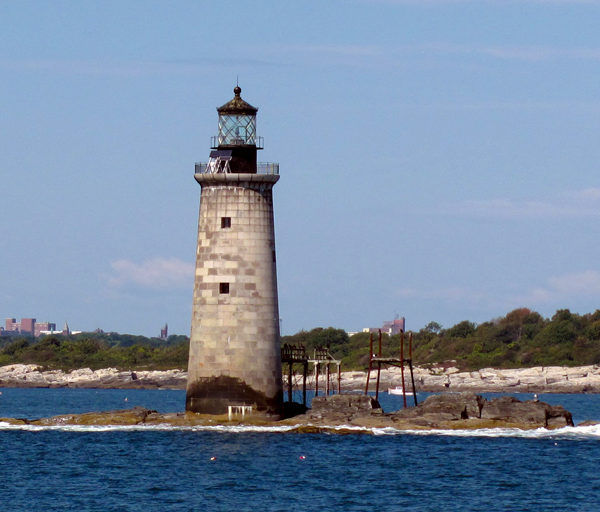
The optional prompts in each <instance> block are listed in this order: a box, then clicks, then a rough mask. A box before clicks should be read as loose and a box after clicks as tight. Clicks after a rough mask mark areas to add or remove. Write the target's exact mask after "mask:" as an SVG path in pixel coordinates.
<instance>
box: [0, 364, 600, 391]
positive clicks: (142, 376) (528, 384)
mask: <svg viewBox="0 0 600 512" xmlns="http://www.w3.org/2000/svg"><path fill="white" fill-rule="evenodd" d="M374 376H375V372H373V374H372V377H373V378H372V379H371V389H374V385H375V384H374V383H375V378H374ZM414 378H415V386H416V388H417V391H432V392H439V391H471V392H474V393H484V392H489V393H494V392H495V393H517V392H521V393H600V366H598V365H590V366H579V367H573V368H569V367H563V366H537V367H533V368H519V369H495V368H483V369H481V370H477V371H472V372H461V371H460V370H459V369H458V368H456V367H455V366H453V365H451V364H450V365H448V364H446V365H434V366H430V367H415V368H414ZM409 379H410V375H409V373H408V372H407V371H406V372H405V382H406V383H407V384H408V383H409V382H410V380H409ZM186 381H187V372H185V371H183V370H166V371H123V370H117V369H116V368H105V369H102V370H90V369H89V368H82V369H79V370H73V371H71V372H63V371H62V370H47V371H43V369H42V368H41V367H40V366H37V365H33V364H29V365H26V364H13V365H8V366H2V367H0V387H38V388H44V387H46V388H48V387H50V388H55V387H72V388H142V389H144V388H148V389H149V388H168V389H185V386H186ZM365 382H366V373H365V372H360V371H350V372H343V373H342V390H344V391H351V390H363V389H364V386H365ZM401 383H402V379H401V373H400V369H399V368H389V369H385V370H383V371H382V372H381V385H380V390H382V391H386V390H387V388H388V387H395V386H399V385H401ZM285 385H286V382H285V378H284V386H285ZM308 385H309V387H314V379H313V377H312V376H310V377H309V379H308ZM320 385H321V386H323V381H322V380H321V382H320Z"/></svg>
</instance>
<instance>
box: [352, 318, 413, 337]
mask: <svg viewBox="0 0 600 512" xmlns="http://www.w3.org/2000/svg"><path fill="white" fill-rule="evenodd" d="M405 330H406V319H405V318H404V317H403V316H401V317H398V316H396V318H394V319H393V320H388V321H385V322H383V325H382V326H381V327H364V328H363V330H362V331H360V332H368V333H371V332H372V333H377V332H379V331H381V332H382V333H385V334H389V335H390V336H393V335H395V334H400V333H401V332H405ZM354 334H358V332H356V331H355V332H348V336H353V335H354Z"/></svg>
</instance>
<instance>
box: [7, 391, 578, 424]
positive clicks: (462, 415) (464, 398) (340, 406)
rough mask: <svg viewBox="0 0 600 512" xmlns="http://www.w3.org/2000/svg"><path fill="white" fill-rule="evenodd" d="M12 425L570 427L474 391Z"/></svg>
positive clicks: (552, 410)
mask: <svg viewBox="0 0 600 512" xmlns="http://www.w3.org/2000/svg"><path fill="white" fill-rule="evenodd" d="M0 422H4V423H9V424H11V425H38V426H65V425H86V426H90V425H95V426H106V425H130V426H131V425H139V426H144V425H146V426H152V425H154V426H156V425H170V426H174V427H195V426H217V425H240V424H243V425H254V426H263V427H274V426H278V427H289V428H287V429H285V431H287V432H297V433H322V432H333V433H338V434H339V433H373V429H386V428H389V429H395V430H402V431H413V430H432V429H437V430H439V429H443V430H447V429H451V430H457V429H467V430H472V429H482V428H518V429H535V428H546V429H556V428H562V427H567V426H573V418H572V416H571V413H570V412H569V411H567V410H565V409H564V408H563V407H561V406H551V405H549V404H547V403H544V402H538V401H536V400H530V401H526V402H522V401H520V400H517V399H516V398H513V397H500V398H496V399H493V400H487V399H485V398H484V397H482V396H481V395H476V394H474V393H468V392H463V393H442V394H439V395H432V396H430V397H428V398H427V399H426V400H425V401H424V402H422V403H421V404H419V405H418V406H416V407H410V408H407V409H401V410H399V411H395V412H390V413H385V412H384V411H383V410H382V409H381V407H380V406H379V404H378V403H377V401H376V400H375V399H374V398H372V397H370V396H367V395H359V394H341V395H330V396H327V397H325V396H320V397H315V398H314V399H313V402H312V409H309V410H307V411H306V412H305V413H304V414H300V415H296V416H293V417H290V418H287V419H283V420H275V419H273V418H269V417H268V416H265V415H261V414H256V413H255V414H251V415H249V416H246V417H245V418H242V417H240V416H239V415H237V416H235V417H233V418H231V417H228V416H227V415H222V416H216V415H207V414H196V413H191V412H185V413H167V414H160V413H158V412H156V411H152V410H149V409H145V408H142V407H134V408H133V409H125V410H119V411H108V412H91V413H84V414H66V415H60V416H53V417H50V418H42V419H36V420H27V419H16V418H0Z"/></svg>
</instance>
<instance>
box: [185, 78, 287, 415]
mask: <svg viewBox="0 0 600 512" xmlns="http://www.w3.org/2000/svg"><path fill="white" fill-rule="evenodd" d="M233 92H234V97H233V99H232V100H231V101H229V102H228V103H226V104H225V105H223V106H221V107H219V108H217V112H218V118H219V125H218V135H217V136H215V137H213V138H212V144H211V149H212V151H211V152H210V156H209V159H208V162H202V163H197V164H196V166H195V173H194V177H195V179H196V181H197V182H198V183H199V184H200V186H201V193H200V212H199V216H198V245H197V251H196V274H195V282H194V299H193V306H192V326H191V335H190V354H189V362H188V382H187V395H186V410H188V411H193V412H199V413H207V414H223V413H227V412H228V410H231V409H230V406H245V407H252V410H253V411H255V410H257V411H263V412H265V413H267V414H273V415H277V414H279V413H280V411H281V407H282V395H283V393H282V381H281V353H280V332H279V305H278V299H277V271H276V257H275V230H274V223H273V186H274V185H275V183H277V181H278V180H279V164H276V163H260V162H257V151H258V150H260V149H263V140H262V137H258V136H257V135H256V112H257V110H258V109H257V108H255V107H253V106H252V105H250V104H249V103H247V102H246V101H244V100H243V99H242V97H241V92H242V90H241V88H240V87H239V86H236V87H235V88H234V90H233ZM244 410H246V409H244Z"/></svg>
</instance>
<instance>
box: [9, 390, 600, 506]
mask: <svg viewBox="0 0 600 512" xmlns="http://www.w3.org/2000/svg"><path fill="white" fill-rule="evenodd" d="M0 391H2V395H0V417H21V418H29V419H33V418H38V417H44V416H51V415H56V414H63V413H77V412H89V411H94V410H111V409H122V408H129V407H133V406H135V405H140V406H144V407H147V408H151V409H156V410H158V411H160V412H173V411H181V410H183V408H184V403H185V392H184V391H164V390H87V389H11V388H4V389H0ZM486 396H488V397H490V396H493V395H486ZM516 396H518V397H519V398H521V399H529V398H531V395H516ZM419 398H420V399H423V398H424V395H419ZM380 399H381V400H380V401H381V402H382V406H383V407H384V409H385V410H386V411H391V410H395V409H399V408H401V406H402V403H401V401H402V399H401V397H395V396H388V395H381V396H380ZM540 399H541V400H544V401H547V402H550V403H553V404H562V405H564V406H565V407H566V408H567V409H569V410H570V411H571V412H572V413H573V415H574V419H575V423H578V422H581V421H583V420H585V419H591V420H598V421H600V396H599V395H541V396H540ZM373 433H374V435H359V434H357V435H332V434H304V435H303V434H289V433H288V434H286V433H285V432H284V431H283V429H277V428H272V429H259V428H240V427H235V428H234V427H230V428H227V427H215V428H206V427H203V428H172V427H76V426H66V427H49V428H45V427H32V426H24V427H20V426H19V427H14V426H8V425H7V424H5V423H0V461H1V478H0V510H2V511H5V512H9V511H61V512H62V511H70V510H78V511H79V510H82V511H103V512H105V511H144V512H147V511H205V510H206V511H236V512H241V511H253V512H258V511H286V512H289V511H334V512H337V511H417V510H418V511H461V512H464V511H478V512H480V511H496V510H497V511H553V512H555V511H558V510H573V511H598V510H600V427H595V426H592V427H581V426H579V427H578V426H576V427H575V428H570V429H561V430H558V431H553V432H548V431H545V430H536V431H528V432H521V431H515V430H485V431H479V432H471V431H442V432H439V431H437V432H434V431H428V432H412V433H410V432H409V433H407V432H398V431H392V430H389V429H385V430H379V431H374V432H373Z"/></svg>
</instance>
